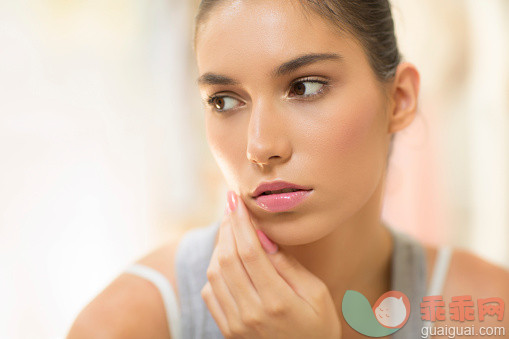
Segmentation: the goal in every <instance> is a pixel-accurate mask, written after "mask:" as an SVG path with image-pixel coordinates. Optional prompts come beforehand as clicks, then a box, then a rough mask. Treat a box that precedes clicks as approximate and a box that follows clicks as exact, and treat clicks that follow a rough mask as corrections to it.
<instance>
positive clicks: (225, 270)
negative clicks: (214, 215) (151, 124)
mask: <svg viewBox="0 0 509 339" xmlns="http://www.w3.org/2000/svg"><path fill="white" fill-rule="evenodd" d="M229 193H230V192H229ZM230 194H231V195H230V197H231V198H229V205H230V206H231V207H232V209H233V210H232V211H230V212H229V213H226V212H225V217H224V218H223V220H222V222H221V225H220V227H219V236H218V241H217V245H216V248H215V249H214V252H213V254H212V258H211V261H210V264H209V267H208V269H207V278H208V282H207V283H206V284H205V286H204V287H203V289H202V290H201V295H202V298H203V299H204V301H205V303H206V304H207V307H208V309H209V311H210V313H211V315H212V317H213V318H214V320H215V321H216V323H217V325H218V327H219V329H220V330H221V332H222V334H223V335H224V336H225V338H227V339H230V338H242V339H247V338H253V339H254V338H256V339H260V338H292V339H297V338H305V339H309V338H320V339H324V338H328V339H329V338H330V339H338V338H341V324H340V322H339V317H338V314H337V312H336V308H335V306H334V303H333V301H332V297H331V295H330V293H329V290H328V288H327V286H326V285H325V284H324V283H323V282H322V281H321V280H320V279H319V278H318V277H316V276H315V275H313V274H312V273H311V272H309V271H308V270H307V269H306V268H305V267H304V266H302V265H301V264H300V263H299V262H298V261H297V260H296V259H295V258H294V257H292V256H290V255H289V254H288V253H285V252H284V251H283V250H282V249H278V250H277V251H276V252H275V253H272V254H269V253H266V251H264V248H263V247H262V244H261V243H260V240H261V238H259V237H258V236H257V232H261V231H257V230H255V228H254V226H253V223H252V222H251V219H250V217H249V212H248V210H247V208H246V206H245V204H244V202H243V201H242V199H240V198H239V197H238V196H237V195H235V193H234V192H231V193H230ZM235 200H236V201H235ZM233 205H236V206H233ZM260 237H263V234H262V235H260ZM267 241H269V242H270V240H268V239H267ZM275 247H276V248H275V249H277V245H276V246H275ZM273 249H274V248H273Z"/></svg>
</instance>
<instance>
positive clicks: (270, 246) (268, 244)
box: [256, 230, 278, 254]
mask: <svg viewBox="0 0 509 339" xmlns="http://www.w3.org/2000/svg"><path fill="white" fill-rule="evenodd" d="M256 234H258V239H260V243H261V244H262V247H263V249H264V250H265V252H267V253H269V254H273V253H276V252H277V251H278V247H277V244H275V243H273V242H272V241H271V240H270V239H269V238H267V236H266V235H265V233H263V232H262V231H260V230H256Z"/></svg>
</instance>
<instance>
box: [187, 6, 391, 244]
mask: <svg viewBox="0 0 509 339" xmlns="http://www.w3.org/2000/svg"><path fill="white" fill-rule="evenodd" d="M196 56H197V63H198V70H199V74H200V80H199V85H200V92H201V95H202V97H203V100H204V101H205V104H206V109H205V114H206V119H205V121H206V131H207V139H208V142H209V145H210V148H211V151H212V153H213V155H214V157H215V159H216V161H217V163H218V165H219V167H220V168H221V170H222V172H223V174H224V177H225V179H226V181H227V184H228V186H229V188H230V189H233V190H235V191H236V192H237V194H239V195H240V196H241V197H242V199H243V200H244V202H245V203H246V206H247V208H248V209H249V211H250V213H251V218H252V221H253V223H254V225H255V227H256V228H259V229H261V230H263V231H264V232H265V233H266V234H267V235H268V236H269V237H270V238H271V239H273V240H274V241H275V242H277V243H279V244H283V245H298V244H305V243H310V242H312V241H315V240H318V239H320V238H321V237H323V236H325V235H327V234H328V233H330V232H331V231H333V230H334V229H336V228H337V227H338V226H340V225H341V224H343V223H345V222H348V221H349V220H352V219H351V218H354V217H359V214H362V213H368V211H366V209H365V208H364V207H365V205H366V204H367V202H368V201H369V200H370V198H372V197H373V195H374V193H375V191H376V189H377V188H378V187H379V185H381V183H382V182H383V174H384V171H385V166H386V158H387V150H388V145H389V141H390V134H389V133H388V116H387V113H386V112H387V111H388V109H387V107H386V105H387V103H386V100H385V97H384V94H383V92H382V86H381V84H380V83H379V82H378V81H377V79H376V77H375V74H374V73H373V71H372V69H371V68H370V65H369V63H368V59H367V56H366V55H365V53H364V52H363V49H362V47H361V46H360V45H359V44H358V43H357V42H356V40H355V39H353V38H349V37H345V36H341V35H340V34H338V32H337V31H335V30H334V29H333V28H332V26H331V24H330V23H329V22H328V21H326V20H324V19H322V18H321V17H320V16H318V15H316V14H314V13H312V12H311V11H308V12H305V11H304V9H303V8H302V7H301V5H300V4H299V3H298V1H284V0H277V1H275V0H262V1H247V0H246V1H242V0H238V1H224V2H222V3H221V4H220V5H218V6H216V7H215V8H214V9H213V10H212V11H211V12H210V13H208V16H207V18H206V19H205V21H204V23H202V24H201V26H200V27H199V31H198V36H197V42H196ZM273 180H284V181H287V182H291V183H295V184H298V185H302V186H309V187H311V188H312V189H313V190H312V191H311V193H310V194H309V196H308V197H307V199H305V200H304V201H303V202H302V203H301V204H299V205H298V206H296V207H294V208H293V209H291V210H289V211H286V212H277V213H275V212H269V211H266V210H264V209H263V208H261V207H260V206H258V205H257V204H256V203H255V201H254V199H253V198H252V197H251V195H252V193H253V191H254V190H255V189H256V187H257V186H258V185H259V184H260V183H261V182H265V181H273ZM371 212H373V211H371Z"/></svg>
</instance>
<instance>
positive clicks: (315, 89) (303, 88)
mask: <svg viewBox="0 0 509 339" xmlns="http://www.w3.org/2000/svg"><path fill="white" fill-rule="evenodd" d="M325 86H327V83H326V82H324V81H318V80H306V81H298V82H295V83H293V85H291V87H290V93H288V94H289V96H290V97H292V96H296V97H303V98H306V97H312V96H315V95H318V94H320V93H321V92H322V91H323V89H324V87H325Z"/></svg>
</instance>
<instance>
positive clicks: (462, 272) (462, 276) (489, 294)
mask: <svg viewBox="0 0 509 339" xmlns="http://www.w3.org/2000/svg"><path fill="white" fill-rule="evenodd" d="M426 254H427V259H428V268H429V269H430V270H429V272H432V270H433V267H434V260H436V256H437V249H436V248H434V247H431V246H426ZM429 278H430V276H429V273H428V280H430V279H429ZM442 296H443V300H444V301H445V305H446V317H447V320H446V321H445V322H443V323H442V324H440V323H437V325H442V326H444V325H449V326H460V327H461V326H472V325H476V326H504V327H505V328H506V331H509V317H508V316H504V318H503V319H502V320H501V321H498V320H496V319H495V318H494V317H488V318H486V320H485V321H484V322H480V321H479V317H478V311H479V309H478V299H486V298H493V297H495V298H500V299H501V300H502V301H503V302H504V303H507V302H509V269H507V268H505V267H502V266H499V265H496V264H494V263H492V262H490V261H489V260H486V259H483V258H482V257H480V256H478V255H476V254H474V253H472V252H471V251H468V250H465V249H461V248H454V249H453V251H452V255H451V259H450V263H449V269H448V272H447V275H446V279H445V283H444V287H443V290H442ZM459 296H468V297H471V300H472V302H473V306H474V310H475V320H473V321H465V322H463V323H462V322H458V321H452V320H451V319H450V309H449V308H450V305H449V304H450V303H451V301H452V298H453V297H459Z"/></svg>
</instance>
